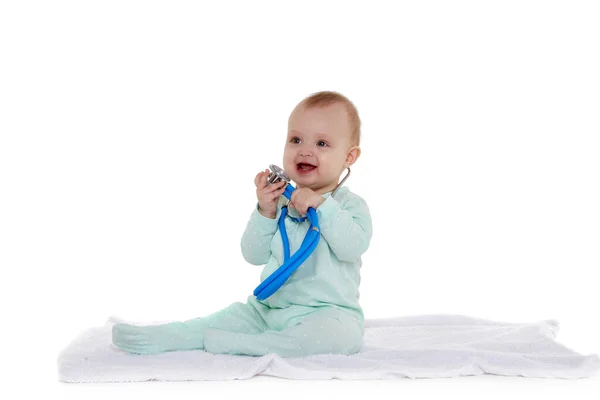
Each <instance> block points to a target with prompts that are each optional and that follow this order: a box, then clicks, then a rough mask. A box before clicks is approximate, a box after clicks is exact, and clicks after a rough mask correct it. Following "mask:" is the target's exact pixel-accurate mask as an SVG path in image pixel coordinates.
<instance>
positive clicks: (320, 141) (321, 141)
mask: <svg viewBox="0 0 600 400" xmlns="http://www.w3.org/2000/svg"><path fill="white" fill-rule="evenodd" d="M319 143H323V146H329V145H328V144H327V142H324V141H323V140H319V141H318V142H317V145H319ZM323 146H321V147H323Z"/></svg>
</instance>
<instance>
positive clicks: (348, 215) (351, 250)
mask: <svg viewBox="0 0 600 400" xmlns="http://www.w3.org/2000/svg"><path fill="white" fill-rule="evenodd" d="M317 213H318V217H319V225H320V226H321V235H322V236H323V238H324V239H325V240H327V243H328V244H329V247H330V248H331V250H332V251H333V253H334V254H335V255H336V257H337V258H338V259H339V260H341V261H356V260H358V259H359V258H360V256H361V255H362V254H363V253H364V252H365V251H367V249H368V248H369V243H370V242H371V237H372V236H373V228H372V225H371V214H370V213H369V208H368V207H367V203H366V202H365V201H364V200H363V199H362V198H361V197H360V196H358V195H356V194H350V195H349V196H348V197H346V198H344V199H342V200H341V203H340V202H338V201H337V200H336V199H334V198H333V197H331V196H329V197H328V198H327V199H326V200H325V201H324V202H323V204H321V205H320V206H319V207H318V208H317Z"/></svg>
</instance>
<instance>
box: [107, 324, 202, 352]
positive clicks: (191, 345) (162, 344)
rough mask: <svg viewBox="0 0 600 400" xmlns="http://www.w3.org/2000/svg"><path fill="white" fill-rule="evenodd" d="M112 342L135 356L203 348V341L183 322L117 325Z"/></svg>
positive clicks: (114, 327)
mask: <svg viewBox="0 0 600 400" xmlns="http://www.w3.org/2000/svg"><path fill="white" fill-rule="evenodd" d="M198 339H200V340H198ZM112 340H113V343H114V344H115V346H117V347H119V348H120V349H122V350H125V351H127V352H129V353H135V354H158V353H162V352H166V351H174V350H192V349H199V348H202V347H203V339H202V338H198V337H194V336H193V335H191V333H190V331H189V329H187V327H186V326H185V325H184V324H183V323H181V322H172V323H168V324H162V325H149V326H136V325H130V324H124V323H117V324H115V325H114V326H113V328H112Z"/></svg>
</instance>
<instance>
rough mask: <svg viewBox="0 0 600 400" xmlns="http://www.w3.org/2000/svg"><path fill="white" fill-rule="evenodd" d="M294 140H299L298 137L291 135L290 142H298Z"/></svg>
mask: <svg viewBox="0 0 600 400" xmlns="http://www.w3.org/2000/svg"><path fill="white" fill-rule="evenodd" d="M295 140H298V141H299V140H300V139H298V138H297V137H293V138H292V140H290V142H292V143H298V142H295Z"/></svg>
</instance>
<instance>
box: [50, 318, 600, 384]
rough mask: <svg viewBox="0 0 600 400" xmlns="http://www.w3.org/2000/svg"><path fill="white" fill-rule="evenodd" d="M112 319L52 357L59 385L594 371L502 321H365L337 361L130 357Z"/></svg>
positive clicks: (545, 328)
mask: <svg viewBox="0 0 600 400" xmlns="http://www.w3.org/2000/svg"><path fill="white" fill-rule="evenodd" d="M113 323H114V320H110V319H109V321H108V322H107V323H106V324H105V326H104V327H98V328H92V329H90V330H87V331H85V332H83V333H82V334H81V335H80V336H79V337H77V338H76V339H75V340H74V341H73V342H72V343H71V344H69V346H67V348H65V349H64V350H63V351H62V352H61V353H60V355H59V359H58V372H59V379H60V380H61V381H63V382H131V381H148V380H158V381H186V380H197V381H205V380H231V379H249V378H251V377H253V376H255V375H268V376H276V377H282V378H288V379H333V378H337V379H353V380H359V379H396V378H447V377H457V376H466V375H481V374H494V375H507V376H524V377H536V378H569V379H573V378H584V377H588V376H591V375H593V374H594V373H596V372H597V371H598V369H600V358H598V356H597V355H595V354H592V355H587V356H584V355H581V354H579V353H576V352H574V351H573V350H571V349H569V348H567V347H565V346H563V345H561V344H559V343H558V342H556V340H555V337H556V333H557V331H558V322H557V321H554V320H546V321H542V322H538V323H531V324H516V323H502V322H494V321H489V320H484V319H480V318H473V317H468V316H462V315H448V314H443V315H418V316H408V317H398V318H390V319H371V320H366V321H365V336H364V344H363V348H362V349H361V351H360V352H359V353H358V354H355V355H351V356H345V355H334V354H322V355H316V356H307V357H299V358H282V357H279V356H277V355H275V354H269V355H266V356H263V357H250V356H231V355H215V354H210V353H207V352H205V351H182V352H168V353H162V354H157V355H150V356H148V355H145V356H144V355H132V354H128V353H126V352H124V351H121V350H120V349H118V348H116V347H115V346H114V345H113V344H112V343H111V342H110V329H111V327H112V324H113Z"/></svg>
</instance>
